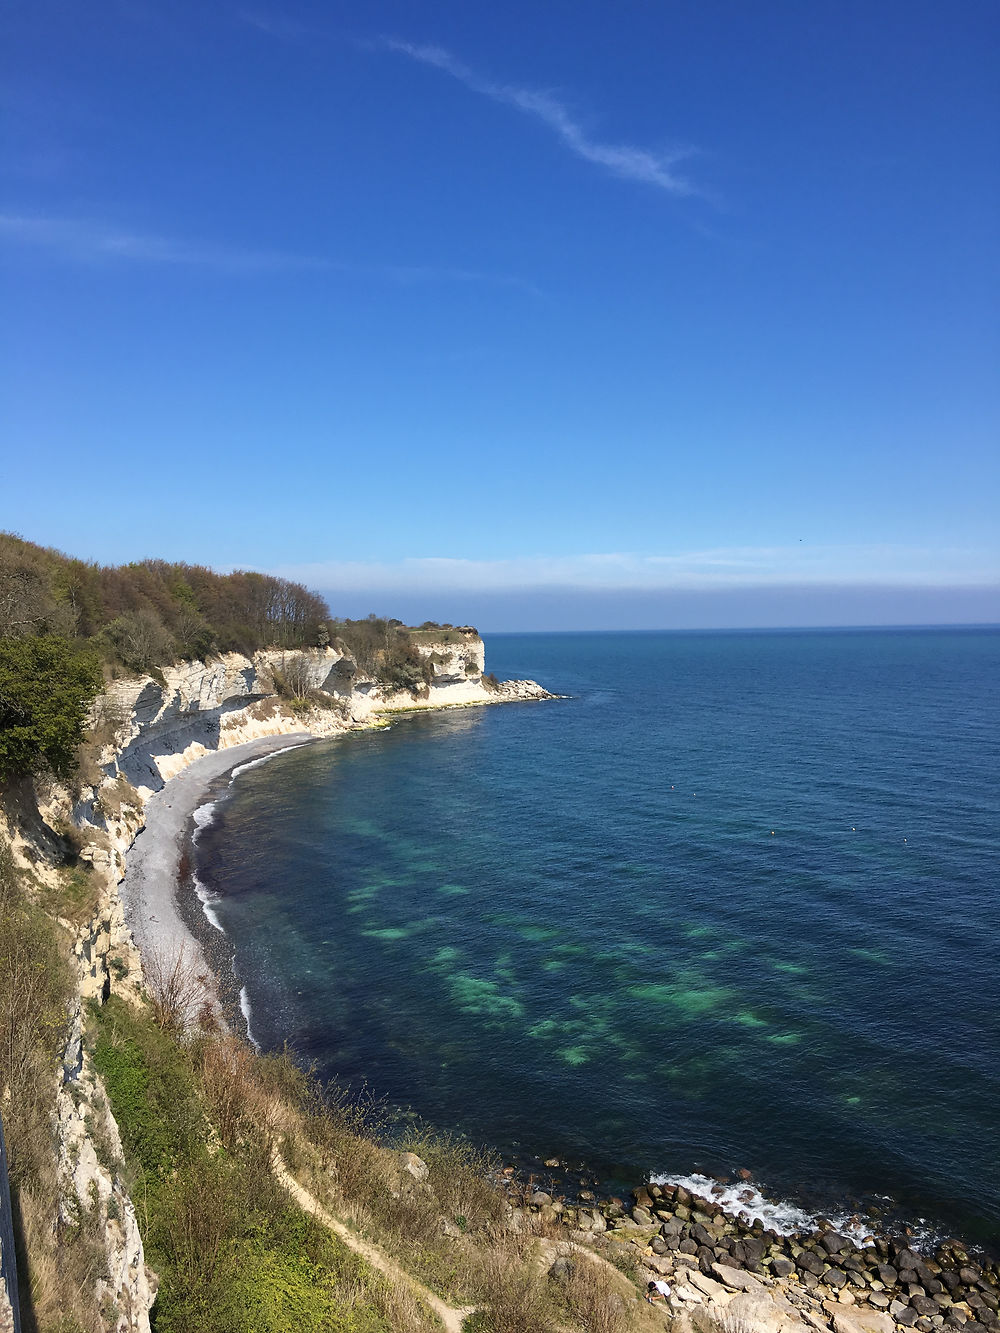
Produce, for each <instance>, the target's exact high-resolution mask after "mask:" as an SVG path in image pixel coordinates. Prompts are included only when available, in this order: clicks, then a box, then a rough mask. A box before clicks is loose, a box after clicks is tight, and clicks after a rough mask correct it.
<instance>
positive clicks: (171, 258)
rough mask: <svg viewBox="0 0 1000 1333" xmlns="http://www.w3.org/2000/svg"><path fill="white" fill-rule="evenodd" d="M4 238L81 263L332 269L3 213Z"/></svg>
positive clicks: (309, 260) (266, 253)
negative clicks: (99, 261) (111, 261)
mask: <svg viewBox="0 0 1000 1333" xmlns="http://www.w3.org/2000/svg"><path fill="white" fill-rule="evenodd" d="M0 238H2V239H4V240H6V241H8V242H13V243H15V244H20V245H26V246H35V247H37V248H39V249H44V250H50V251H54V252H56V253H58V254H59V255H60V256H62V257H63V258H66V259H73V260H77V261H89V262H93V261H95V260H102V259H103V260H125V261H132V262H134V263H145V264H174V265H188V266H195V267H204V268H217V269H226V270H230V271H232V272H261V271H265V270H268V269H272V270H273V269H316V268H328V267H330V265H329V263H328V262H327V261H326V260H323V259H319V258H316V257H314V256H312V255H296V254H287V253H284V252H282V251H277V250H242V249H226V248H223V247H221V246H213V245H205V244H199V243H197V242H192V241H186V240H178V239H175V238H173V237H169V236H158V235H155V234H150V233H139V232H131V231H126V230H123V229H121V228H118V227H113V226H108V225H105V224H102V223H95V222H87V221H82V220H79V219H75V218H46V217H32V216H26V215H19V214H12V213H0Z"/></svg>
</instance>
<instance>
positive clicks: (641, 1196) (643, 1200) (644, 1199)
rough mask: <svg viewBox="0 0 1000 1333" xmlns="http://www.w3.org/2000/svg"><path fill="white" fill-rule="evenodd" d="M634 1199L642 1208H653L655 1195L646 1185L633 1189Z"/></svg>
mask: <svg viewBox="0 0 1000 1333" xmlns="http://www.w3.org/2000/svg"><path fill="white" fill-rule="evenodd" d="M632 1201H633V1202H634V1203H636V1204H638V1206H639V1207H640V1208H652V1206H653V1196H652V1195H651V1194H650V1192H649V1190H648V1189H647V1188H646V1187H645V1185H643V1186H641V1187H640V1188H639V1189H637V1190H633V1191H632Z"/></svg>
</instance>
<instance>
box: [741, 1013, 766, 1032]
mask: <svg viewBox="0 0 1000 1333" xmlns="http://www.w3.org/2000/svg"><path fill="white" fill-rule="evenodd" d="M733 1022H734V1023H740V1024H741V1025H742V1026H743V1027H745V1028H766V1027H767V1023H766V1022H765V1021H764V1019H763V1018H758V1017H757V1015H756V1014H753V1013H751V1012H750V1011H749V1010H744V1011H743V1013H741V1014H737V1015H736V1017H735V1018H734V1019H733Z"/></svg>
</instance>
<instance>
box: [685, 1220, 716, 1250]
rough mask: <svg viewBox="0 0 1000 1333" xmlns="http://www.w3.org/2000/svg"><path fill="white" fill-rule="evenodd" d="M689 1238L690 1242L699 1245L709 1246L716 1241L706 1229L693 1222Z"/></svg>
mask: <svg viewBox="0 0 1000 1333" xmlns="http://www.w3.org/2000/svg"><path fill="white" fill-rule="evenodd" d="M691 1238H692V1240H696V1241H697V1242H698V1244H699V1245H709V1246H711V1245H714V1244H715V1240H716V1238H715V1236H713V1235H712V1233H711V1232H710V1231H709V1230H708V1228H707V1227H704V1226H702V1224H701V1223H700V1222H695V1224H694V1226H693V1227H692V1228H691Z"/></svg>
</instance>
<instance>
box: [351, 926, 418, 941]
mask: <svg viewBox="0 0 1000 1333" xmlns="http://www.w3.org/2000/svg"><path fill="white" fill-rule="evenodd" d="M361 933H362V935H364V936H365V937H366V939H369V940H387V941H389V942H390V943H391V942H392V941H394V940H405V939H408V938H409V937H410V936H411V935H412V934H414V930H413V928H412V927H411V926H383V927H382V929H381V930H363V931H362V932H361Z"/></svg>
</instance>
